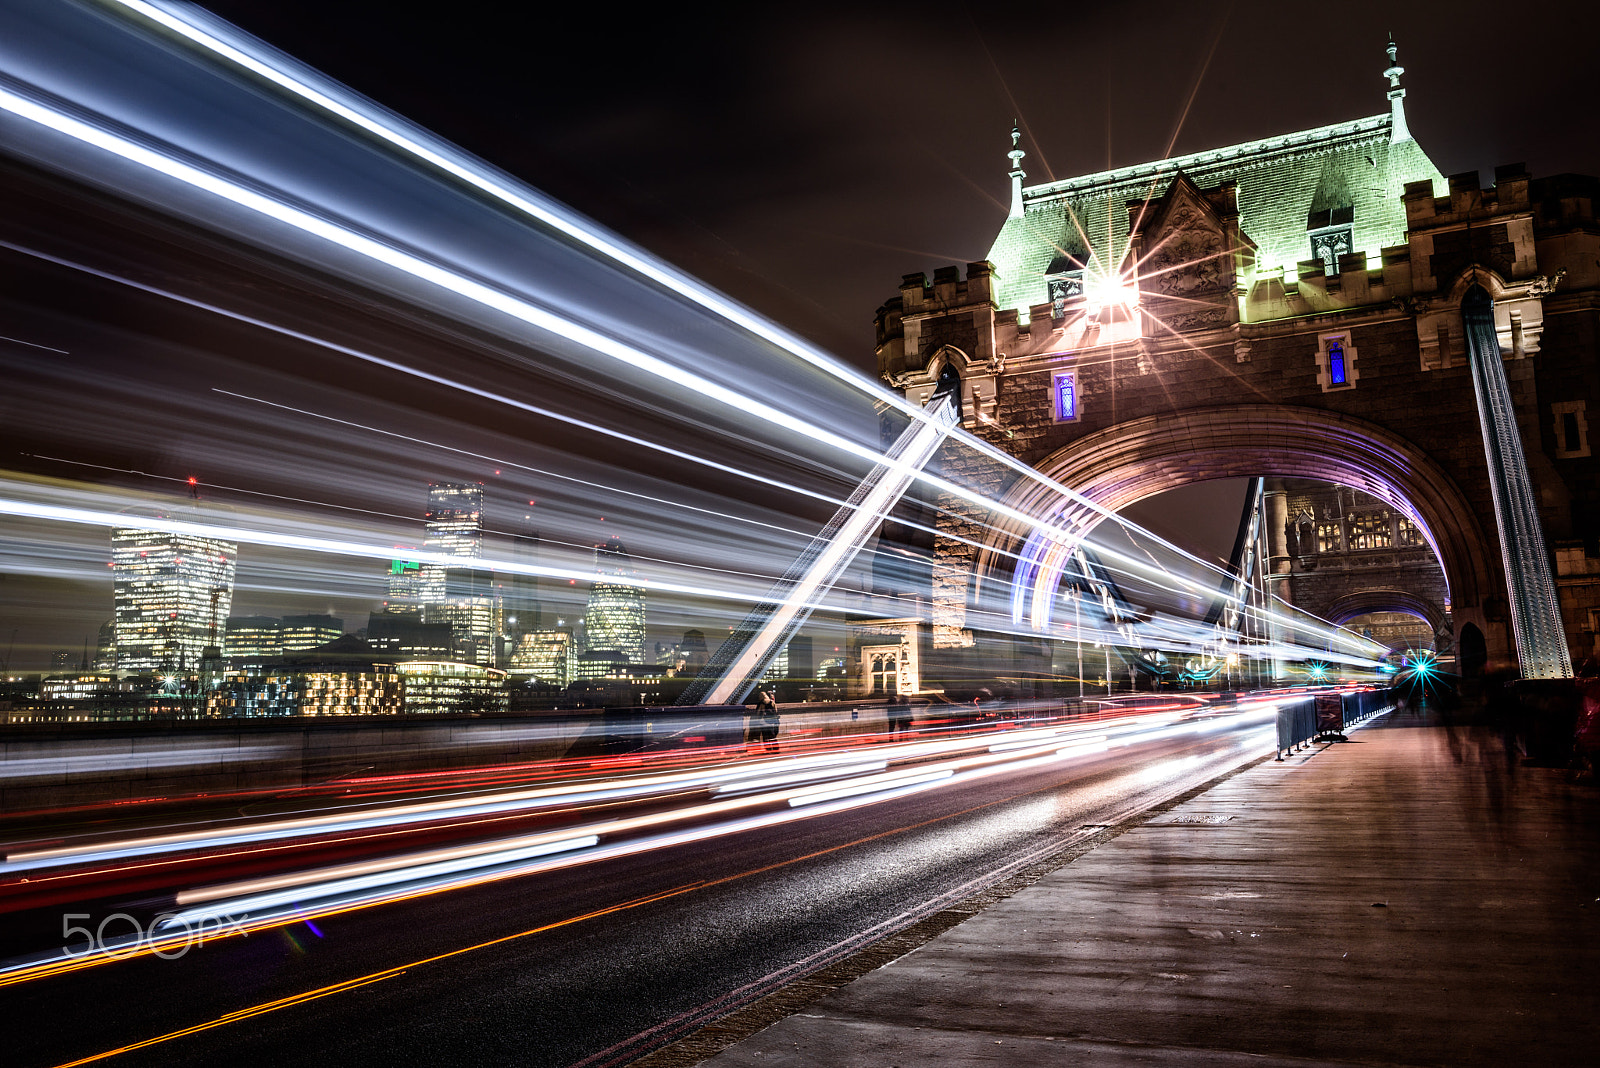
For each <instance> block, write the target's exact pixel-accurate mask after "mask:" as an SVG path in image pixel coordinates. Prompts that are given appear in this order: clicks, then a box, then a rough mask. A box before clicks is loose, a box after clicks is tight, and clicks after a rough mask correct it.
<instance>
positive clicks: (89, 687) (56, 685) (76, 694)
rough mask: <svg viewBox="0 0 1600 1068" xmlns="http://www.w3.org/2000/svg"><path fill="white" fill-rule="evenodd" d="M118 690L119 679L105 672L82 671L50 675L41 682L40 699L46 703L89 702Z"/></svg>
mask: <svg viewBox="0 0 1600 1068" xmlns="http://www.w3.org/2000/svg"><path fill="white" fill-rule="evenodd" d="M117 689H118V684H117V677H116V676H115V675H110V674H106V673H103V672H89V671H80V672H76V673H71V674H66V675H50V676H47V677H46V678H44V679H42V680H40V682H39V697H40V699H41V700H45V701H88V700H92V699H93V698H96V697H100V696H102V695H103V694H108V693H114V692H115V691H116V690H117Z"/></svg>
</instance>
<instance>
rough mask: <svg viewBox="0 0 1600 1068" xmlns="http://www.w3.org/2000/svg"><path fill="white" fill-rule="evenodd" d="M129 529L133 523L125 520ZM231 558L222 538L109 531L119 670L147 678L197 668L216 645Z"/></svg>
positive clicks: (193, 514)
mask: <svg viewBox="0 0 1600 1068" xmlns="http://www.w3.org/2000/svg"><path fill="white" fill-rule="evenodd" d="M198 513H199V509H198V508H190V509H184V510H183V513H182V514H181V515H178V514H176V513H174V514H173V515H171V516H170V517H171V518H181V519H184V520H186V521H189V522H193V521H195V520H196V519H197V518H199V516H198ZM155 518H157V519H167V518H169V516H168V514H166V513H163V514H160V515H158V516H156V517H155ZM129 522H130V524H135V523H136V522H137V518H136V517H134V516H131V515H130V516H129ZM237 557H238V548H237V546H235V545H234V543H233V542H229V541H223V540H221V539H220V538H209V537H203V536H201V535H199V534H189V533H175V532H172V531H167V530H151V529H148V528H144V527H140V526H137V525H129V526H125V527H115V528H113V529H112V531H111V570H112V580H113V598H114V603H115V612H116V615H115V624H116V635H115V638H116V647H117V668H118V669H119V670H122V671H135V672H151V673H166V672H175V671H186V670H190V669H194V668H198V666H199V664H200V658H201V655H202V653H203V652H204V650H205V649H206V647H207V646H218V645H221V644H222V627H223V623H224V621H225V620H226V619H227V618H228V610H229V609H230V608H231V607H232V605H233V576H234V567H235V564H236V562H237Z"/></svg>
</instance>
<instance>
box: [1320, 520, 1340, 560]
mask: <svg viewBox="0 0 1600 1068" xmlns="http://www.w3.org/2000/svg"><path fill="white" fill-rule="evenodd" d="M1343 551H1344V546H1343V544H1342V543H1341V541H1340V538H1339V524H1338V523H1318V524H1317V552H1319V553H1337V552H1343Z"/></svg>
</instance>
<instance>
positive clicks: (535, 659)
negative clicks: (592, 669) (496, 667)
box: [508, 630, 573, 686]
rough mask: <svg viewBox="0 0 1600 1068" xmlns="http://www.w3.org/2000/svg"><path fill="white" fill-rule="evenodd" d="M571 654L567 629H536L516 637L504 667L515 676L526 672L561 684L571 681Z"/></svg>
mask: <svg viewBox="0 0 1600 1068" xmlns="http://www.w3.org/2000/svg"><path fill="white" fill-rule="evenodd" d="M572 655H573V649H572V633H571V632H570V631H566V630H536V631H531V632H529V633H526V634H521V635H518V636H517V639H516V644H515V645H513V646H512V647H511V653H510V663H509V665H508V666H509V668H510V670H511V671H512V673H514V674H516V675H530V676H532V677H533V678H536V679H538V680H539V681H540V682H546V683H549V684H550V685H552V686H565V685H566V684H567V683H569V682H571V681H572Z"/></svg>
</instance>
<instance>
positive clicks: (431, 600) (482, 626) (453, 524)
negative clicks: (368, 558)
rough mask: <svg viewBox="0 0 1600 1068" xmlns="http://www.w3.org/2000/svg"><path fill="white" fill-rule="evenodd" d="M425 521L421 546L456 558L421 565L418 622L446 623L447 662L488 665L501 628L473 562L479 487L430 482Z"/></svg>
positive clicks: (479, 525)
mask: <svg viewBox="0 0 1600 1068" xmlns="http://www.w3.org/2000/svg"><path fill="white" fill-rule="evenodd" d="M426 519H427V527H428V529H427V536H426V537H425V538H424V540H423V543H422V545H423V548H424V549H425V550H426V551H428V552H430V553H437V554H440V555H443V556H450V557H457V558H459V559H460V560H461V564H460V565H459V566H456V565H454V564H440V563H427V564H423V565H422V567H421V569H420V572H419V581H418V596H419V597H420V599H421V601H422V617H423V620H424V622H427V623H435V624H438V623H445V624H449V626H450V635H451V657H452V659H455V660H460V661H463V662H466V663H472V664H479V665H483V666H493V665H494V663H495V659H496V654H497V652H498V649H497V646H498V645H499V638H500V633H501V629H502V628H501V622H500V621H501V612H500V608H499V604H498V602H497V600H496V598H495V595H494V582H493V576H492V575H491V574H490V573H489V571H488V570H486V569H484V568H482V567H480V566H478V563H477V561H478V560H479V558H480V557H481V556H482V554H483V486H482V485H481V484H479V483H476V482H435V483H431V484H430V485H429V486H428V511H427V516H426Z"/></svg>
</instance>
